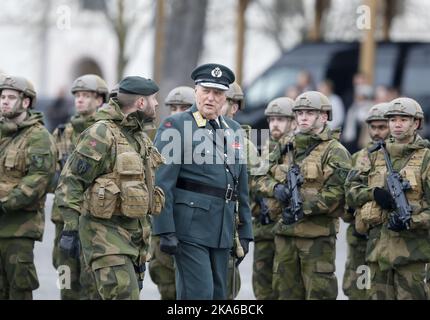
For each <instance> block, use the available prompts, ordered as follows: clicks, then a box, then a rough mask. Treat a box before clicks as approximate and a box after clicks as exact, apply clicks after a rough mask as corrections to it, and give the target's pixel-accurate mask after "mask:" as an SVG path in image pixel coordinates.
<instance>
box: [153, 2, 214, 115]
mask: <svg viewBox="0 0 430 320" xmlns="http://www.w3.org/2000/svg"><path fill="white" fill-rule="evenodd" d="M207 5H208V1H207V0H199V1H195V0H181V1H175V0H169V1H168V2H167V3H166V12H165V13H166V20H165V23H166V28H165V40H164V44H165V45H164V49H163V52H162V57H163V63H162V70H161V77H160V87H161V88H160V93H159V99H160V100H161V101H163V100H164V97H165V96H166V95H167V93H168V91H170V90H171V89H173V88H174V87H176V86H179V85H192V81H191V79H190V73H191V70H193V69H194V68H195V67H196V64H197V63H198V61H199V58H200V54H201V52H202V49H203V37H204V34H205V26H206V10H207ZM164 109H165V108H161V109H160V113H161V115H165V114H166V112H167V111H166V110H164Z"/></svg>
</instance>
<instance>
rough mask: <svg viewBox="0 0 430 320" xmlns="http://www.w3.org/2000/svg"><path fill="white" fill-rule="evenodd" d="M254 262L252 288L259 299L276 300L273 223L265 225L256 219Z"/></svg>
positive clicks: (254, 224) (254, 223)
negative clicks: (273, 283) (274, 288)
mask: <svg viewBox="0 0 430 320" xmlns="http://www.w3.org/2000/svg"><path fill="white" fill-rule="evenodd" d="M253 227H254V228H253V229H254V263H253V267H252V288H253V290H254V295H255V297H256V298H257V300H275V299H277V294H276V292H275V291H274V290H273V286H272V282H273V261H274V258H275V242H274V238H275V236H274V234H273V232H272V229H273V224H269V225H265V226H263V225H262V224H260V222H259V221H257V220H254V222H253Z"/></svg>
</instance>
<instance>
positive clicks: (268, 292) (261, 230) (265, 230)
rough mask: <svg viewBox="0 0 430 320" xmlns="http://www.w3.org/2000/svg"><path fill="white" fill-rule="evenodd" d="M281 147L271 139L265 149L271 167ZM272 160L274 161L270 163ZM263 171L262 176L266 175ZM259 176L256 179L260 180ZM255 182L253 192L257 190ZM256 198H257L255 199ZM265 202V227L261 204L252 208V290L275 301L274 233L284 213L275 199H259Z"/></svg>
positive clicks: (260, 298) (258, 295)
mask: <svg viewBox="0 0 430 320" xmlns="http://www.w3.org/2000/svg"><path fill="white" fill-rule="evenodd" d="M280 148H281V145H280V144H279V142H278V141H276V140H273V139H272V138H270V139H269V140H268V141H267V143H266V145H265V146H264V147H263V151H262V154H263V155H264V154H266V153H267V154H270V159H268V160H269V166H270V165H273V164H274V163H273V159H276V160H277V159H279V158H280V152H281V151H280ZM271 159H272V161H270V160H271ZM266 173H267V172H266V171H265V170H263V172H261V174H266ZM259 177H260V176H259V175H257V176H255V177H254V179H255V180H258V179H259ZM256 189H257V188H256V186H255V182H254V183H253V186H252V189H251V190H256ZM254 198H255V197H254ZM259 200H260V201H265V205H267V207H268V209H269V216H270V220H271V221H270V223H269V224H266V225H263V224H262V223H261V221H260V210H261V204H259V203H256V205H255V206H253V207H251V208H252V214H253V217H254V220H253V222H252V227H253V230H254V263H253V270H252V288H253V290H254V295H255V297H256V298H257V299H258V300H274V299H276V298H277V295H276V292H275V291H274V290H273V288H272V280H273V261H274V258H275V242H274V240H275V234H274V233H273V227H274V223H275V222H276V221H278V220H279V218H280V214H281V212H282V206H281V204H280V203H279V202H278V201H277V200H276V199H274V198H270V197H266V198H259Z"/></svg>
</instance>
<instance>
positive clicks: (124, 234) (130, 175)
mask: <svg viewBox="0 0 430 320" xmlns="http://www.w3.org/2000/svg"><path fill="white" fill-rule="evenodd" d="M161 163H162V158H161V156H160V154H159V153H158V152H157V150H156V149H155V148H154V147H153V145H152V142H151V141H150V139H149V138H148V137H147V136H146V135H145V134H144V133H143V124H142V122H141V121H140V120H138V119H137V118H136V117H135V115H134V114H131V115H129V116H124V115H123V113H122V112H121V110H120V107H119V106H118V104H117V101H116V100H113V99H111V100H110V102H109V105H107V106H105V107H103V108H101V109H100V110H99V111H98V112H97V113H96V123H95V124H94V125H92V126H91V127H90V128H88V129H87V130H86V131H85V132H84V133H83V134H82V135H81V137H80V140H79V143H78V145H77V147H76V149H75V151H74V152H73V153H72V155H71V156H70V158H69V160H68V161H67V163H66V166H65V168H64V170H63V172H62V175H61V177H60V184H59V186H58V188H57V191H56V197H58V205H59V208H60V209H61V211H62V213H63V217H64V220H65V228H64V229H65V230H73V229H76V228H77V227H78V225H79V236H80V241H81V244H82V250H83V254H84V259H85V262H86V263H87V264H88V265H89V266H90V267H91V269H92V271H93V274H94V276H95V279H96V283H97V290H98V293H99V297H100V298H102V299H138V298H139V283H138V278H139V279H140V280H142V281H143V274H144V266H145V262H146V261H147V260H148V259H149V253H148V250H149V239H150V233H151V227H150V222H149V219H148V216H147V213H151V214H157V213H159V212H160V211H161V208H162V206H163V205H164V193H163V191H162V190H161V189H159V188H158V187H154V185H153V179H154V171H155V168H156V167H157V166H158V165H159V164H161ZM79 214H80V218H79V222H78V217H79Z"/></svg>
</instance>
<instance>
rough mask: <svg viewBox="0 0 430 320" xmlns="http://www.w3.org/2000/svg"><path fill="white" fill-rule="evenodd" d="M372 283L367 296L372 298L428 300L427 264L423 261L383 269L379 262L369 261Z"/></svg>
mask: <svg viewBox="0 0 430 320" xmlns="http://www.w3.org/2000/svg"><path fill="white" fill-rule="evenodd" d="M368 266H369V267H370V274H371V283H370V289H369V290H367V294H368V295H367V297H368V299H371V300H427V298H428V287H427V284H426V282H425V279H426V277H427V270H426V264H425V263H422V262H415V263H410V264H407V265H403V266H396V267H394V268H392V269H388V270H384V271H382V270H381V269H380V268H379V265H378V263H374V262H371V263H368Z"/></svg>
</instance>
